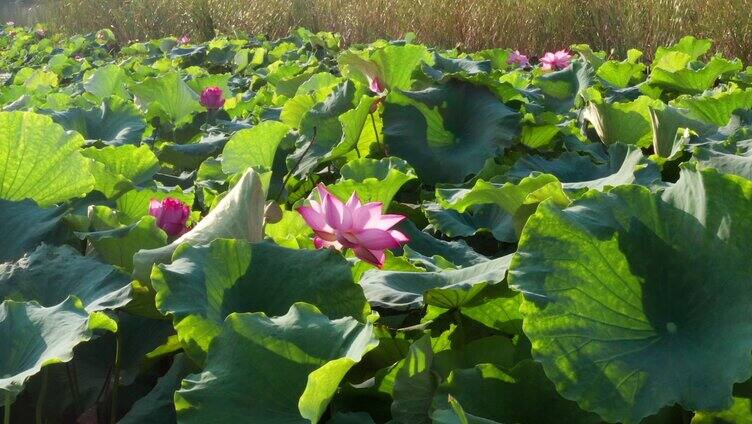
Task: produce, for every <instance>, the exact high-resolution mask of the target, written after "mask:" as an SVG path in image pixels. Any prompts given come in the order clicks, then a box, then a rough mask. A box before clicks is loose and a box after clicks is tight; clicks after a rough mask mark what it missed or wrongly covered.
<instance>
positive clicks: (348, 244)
mask: <svg viewBox="0 0 752 424" xmlns="http://www.w3.org/2000/svg"><path fill="white" fill-rule="evenodd" d="M316 189H317V191H318V194H319V201H315V200H311V201H310V206H302V207H300V208H298V209H297V211H298V213H300V215H301V216H303V219H305V221H306V222H307V223H308V225H309V226H310V227H311V228H312V229H313V232H314V233H315V234H316V237H314V239H313V244H314V245H315V246H316V248H317V249H322V248H325V247H332V248H334V249H337V250H344V249H352V250H353V252H354V253H355V256H357V257H358V258H360V259H361V260H364V261H366V262H368V263H370V264H373V265H376V266H377V267H379V268H381V267H383V266H384V260H385V258H386V256H385V253H384V251H385V250H386V249H396V248H398V247H400V245H402V244H404V243H407V242H408V241H410V239H409V238H408V237H407V236H406V235H404V234H402V233H401V232H400V231H398V230H392V229H391V228H392V227H394V226H395V225H396V224H397V223H399V222H400V221H402V220H403V219H405V217H404V216H402V215H392V214H382V213H381V207H382V203H381V202H371V203H366V204H362V203H361V202H360V199H359V198H358V195H357V194H355V193H353V194H352V196H350V199H349V200H348V201H347V202H346V203H342V201H341V200H340V199H338V198H337V197H335V196H334V195H333V194H332V193H331V192H329V190H327V189H326V187H325V186H324V185H323V184H319V185H318V186H317V187H316Z"/></svg>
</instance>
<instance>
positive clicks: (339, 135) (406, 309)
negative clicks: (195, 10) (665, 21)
mask: <svg viewBox="0 0 752 424" xmlns="http://www.w3.org/2000/svg"><path fill="white" fill-rule="evenodd" d="M510 47H512V48H511V49H501V48H500V49H491V50H484V51H479V52H463V51H459V50H449V51H445V50H437V49H433V48H431V47H428V46H425V45H421V44H418V43H416V42H415V40H414V37H413V36H412V35H408V36H406V37H405V39H402V40H394V41H384V40H378V41H374V42H373V43H371V44H368V45H352V46H346V45H345V44H344V42H343V40H342V38H341V37H340V36H339V35H337V34H331V33H317V34H314V33H311V32H309V31H306V30H303V29H300V30H296V31H293V32H292V33H291V34H290V36H289V37H287V38H284V39H280V40H275V41H271V40H267V39H265V38H263V37H238V38H227V37H219V38H216V39H214V40H211V41H209V42H206V43H195V42H193V41H191V40H190V39H189V38H188V37H185V36H184V37H181V38H180V39H176V38H166V39H160V40H150V41H146V42H136V43H131V44H123V43H122V42H119V41H118V40H116V39H115V37H114V36H113V35H112V33H111V32H109V31H107V30H104V31H100V32H98V33H95V34H89V35H84V36H73V37H64V36H62V35H59V34H53V33H50V32H49V31H45V30H44V28H43V27H36V28H22V27H18V26H15V25H13V24H6V25H3V26H0V109H1V111H0V234H1V235H2V241H0V294H2V298H3V303H2V305H1V306H0V334H1V335H2V337H0V405H1V406H0V407H2V410H3V414H2V415H3V417H4V422H5V423H40V424H41V423H87V424H88V423H108V422H109V423H115V422H119V423H123V424H129V423H168V424H169V423H174V422H178V423H186V424H188V423H272V424H274V423H285V424H290V423H301V424H302V423H329V424H348V423H357V424H368V423H404V424H414V423H439V424H467V423H500V424H510V423H528V424H541V423H544V424H545V423H575V424H576V423H604V422H609V423H615V422H623V423H646V424H648V423H649V424H662V423H666V424H670V423H677V424H678V423H681V424H686V423H690V422H691V423H693V424H702V423H750V422H752V383H751V382H750V381H749V379H750V377H751V376H752V361H750V359H752V358H751V357H750V352H751V351H752V315H751V314H750V312H751V311H752V287H751V286H750V283H751V282H752V248H751V247H750V246H751V243H750V239H751V237H750V236H752V181H751V179H752V68H747V69H746V70H745V69H744V68H743V65H742V63H741V62H740V61H739V60H735V59H728V58H724V57H721V56H718V55H712V54H711V53H710V51H711V48H712V45H711V42H710V41H708V40H700V39H695V38H693V37H685V38H683V39H681V40H679V41H678V42H677V43H676V44H674V45H671V46H665V47H661V48H659V49H658V50H657V52H656V54H655V56H654V57H653V58H651V60H645V58H644V57H643V55H642V53H641V52H640V51H638V50H630V51H629V54H628V55H627V57H626V58H616V57H612V56H610V55H608V54H606V53H604V52H595V51H592V50H591V49H590V48H589V47H588V46H586V45H574V46H557V49H556V50H557V51H554V52H524V51H523V52H521V51H517V50H514V46H510ZM537 58H540V59H537Z"/></svg>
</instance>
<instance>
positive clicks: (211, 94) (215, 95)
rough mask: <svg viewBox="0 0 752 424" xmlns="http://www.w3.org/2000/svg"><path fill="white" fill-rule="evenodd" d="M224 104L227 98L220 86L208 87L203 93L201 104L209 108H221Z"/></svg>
mask: <svg viewBox="0 0 752 424" xmlns="http://www.w3.org/2000/svg"><path fill="white" fill-rule="evenodd" d="M224 104H225V99H224V97H222V89H221V88H219V87H208V88H206V89H204V91H203V92H202V93H201V106H203V107H205V108H207V109H209V110H217V109H221V108H222V106H224Z"/></svg>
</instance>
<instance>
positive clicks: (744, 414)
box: [692, 396, 752, 424]
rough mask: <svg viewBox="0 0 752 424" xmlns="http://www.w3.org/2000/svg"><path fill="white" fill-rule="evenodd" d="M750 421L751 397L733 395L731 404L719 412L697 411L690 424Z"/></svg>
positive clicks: (721, 423) (733, 423)
mask: <svg viewBox="0 0 752 424" xmlns="http://www.w3.org/2000/svg"><path fill="white" fill-rule="evenodd" d="M750 421H752V399H749V398H745V397H736V396H734V402H733V403H732V404H731V406H730V407H729V408H727V409H724V410H723V411H719V412H710V411H708V412H705V411H697V412H695V415H694V417H692V424H742V423H747V422H750Z"/></svg>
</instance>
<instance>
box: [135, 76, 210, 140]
mask: <svg viewBox="0 0 752 424" xmlns="http://www.w3.org/2000/svg"><path fill="white" fill-rule="evenodd" d="M131 90H132V91H133V93H134V94H135V95H136V97H137V98H138V100H139V101H140V103H141V105H143V106H144V108H145V109H147V111H148V112H147V117H149V118H151V117H155V116H157V117H160V118H162V119H165V120H167V121H168V122H170V123H172V124H173V125H174V126H176V127H179V126H181V125H183V124H186V123H188V122H190V120H191V116H192V115H193V114H195V113H197V112H200V111H201V110H203V108H202V106H201V104H200V103H199V101H198V100H199V96H198V94H196V92H194V91H193V90H192V89H191V87H189V86H188V84H186V83H185V82H184V81H183V80H182V79H181V78H180V75H178V73H177V72H169V73H167V74H164V75H161V76H158V77H150V78H146V79H145V80H144V81H142V82H140V83H137V84H134V85H133V86H132V87H131Z"/></svg>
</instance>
